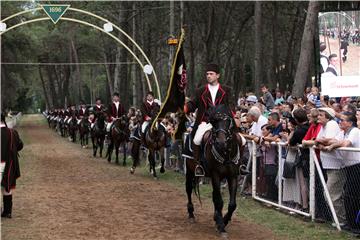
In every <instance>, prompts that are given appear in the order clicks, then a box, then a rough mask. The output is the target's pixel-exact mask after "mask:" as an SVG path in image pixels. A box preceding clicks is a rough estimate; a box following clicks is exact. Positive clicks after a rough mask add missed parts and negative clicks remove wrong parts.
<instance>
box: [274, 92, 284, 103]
mask: <svg viewBox="0 0 360 240" xmlns="http://www.w3.org/2000/svg"><path fill="white" fill-rule="evenodd" d="M284 101H285V100H284V98H283V94H282V92H280V91H276V97H275V103H274V104H275V105H279V104H280V105H281V104H282V103H283V102H284Z"/></svg>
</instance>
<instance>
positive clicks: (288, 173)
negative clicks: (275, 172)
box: [283, 149, 302, 179]
mask: <svg viewBox="0 0 360 240" xmlns="http://www.w3.org/2000/svg"><path fill="white" fill-rule="evenodd" d="M301 162H302V161H301V153H300V150H299V149H297V151H296V156H295V161H294V162H289V161H286V159H285V162H284V169H283V177H284V178H287V179H293V178H295V172H296V168H297V167H299V166H300V164H301Z"/></svg>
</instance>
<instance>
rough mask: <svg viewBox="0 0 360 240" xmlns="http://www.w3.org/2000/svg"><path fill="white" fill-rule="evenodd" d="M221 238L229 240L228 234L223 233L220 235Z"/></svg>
mask: <svg viewBox="0 0 360 240" xmlns="http://www.w3.org/2000/svg"><path fill="white" fill-rule="evenodd" d="M220 237H221V238H222V239H228V233H227V232H221V233H220Z"/></svg>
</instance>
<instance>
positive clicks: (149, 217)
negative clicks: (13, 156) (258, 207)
mask: <svg viewBox="0 0 360 240" xmlns="http://www.w3.org/2000/svg"><path fill="white" fill-rule="evenodd" d="M39 118H41V116H39V115H30V116H24V119H23V120H22V124H21V127H20V128H19V129H18V130H19V133H20V135H21V136H23V137H24V138H25V143H26V145H25V147H24V149H23V151H22V152H21V161H22V169H21V171H22V177H21V178H20V179H19V180H18V186H17V189H16V192H15V195H14V208H13V218H12V219H5V220H2V223H1V226H2V233H1V235H2V239H27V240H29V239H36V240H40V239H62V240H64V239H71V240H73V239H167V240H168V239H194V240H196V239H202V240H203V239H219V235H218V234H217V233H216V231H215V227H214V222H213V220H212V215H213V207H212V204H211V202H209V201H207V202H205V204H204V205H203V206H202V207H200V206H199V204H198V201H194V202H195V211H196V216H197V222H196V223H194V224H191V223H189V222H188V221H187V213H186V195H185V191H184V190H182V189H178V188H176V187H174V186H172V185H170V184H167V183H165V182H162V181H156V180H153V179H152V178H151V177H144V176H140V174H137V175H136V174H135V175H130V174H129V172H128V167H127V168H124V167H120V166H116V165H114V164H109V163H107V161H106V160H105V159H101V158H93V157H91V150H90V149H85V150H84V149H81V148H80V145H79V144H73V143H69V142H68V141H67V140H66V139H64V138H61V137H60V136H58V135H57V134H56V133H54V132H53V131H51V130H50V129H48V127H47V126H44V125H41V124H39ZM128 166H129V164H128ZM227 230H228V233H229V239H274V236H273V234H272V232H271V231H270V230H269V229H266V228H264V227H262V226H259V225H255V224H252V223H248V222H246V221H245V220H244V219H240V217H238V216H234V218H233V221H232V222H231V223H230V225H229V227H228V228H227Z"/></svg>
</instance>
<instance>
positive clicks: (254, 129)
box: [250, 115, 268, 137]
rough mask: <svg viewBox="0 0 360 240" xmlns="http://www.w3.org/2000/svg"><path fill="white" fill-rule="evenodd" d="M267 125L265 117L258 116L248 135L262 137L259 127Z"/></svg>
mask: <svg viewBox="0 0 360 240" xmlns="http://www.w3.org/2000/svg"><path fill="white" fill-rule="evenodd" d="M267 123H268V119H267V118H266V117H264V116H263V115H260V117H259V119H258V120H257V122H254V124H253V125H252V126H251V128H250V135H255V136H258V137H262V131H261V127H262V126H264V125H265V124H267Z"/></svg>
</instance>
